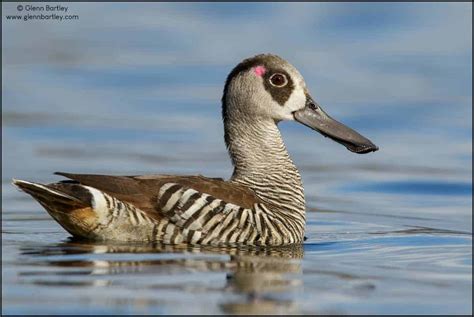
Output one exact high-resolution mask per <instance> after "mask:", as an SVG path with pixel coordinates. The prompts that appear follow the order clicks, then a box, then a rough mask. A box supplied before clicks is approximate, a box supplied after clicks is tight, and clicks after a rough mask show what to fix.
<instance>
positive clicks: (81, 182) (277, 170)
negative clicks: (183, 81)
mask: <svg viewBox="0 0 474 317" xmlns="http://www.w3.org/2000/svg"><path fill="white" fill-rule="evenodd" d="M222 119H223V125H224V141H225V144H226V147H227V150H228V153H229V156H230V158H231V161H232V165H233V173H232V176H231V177H230V179H228V180H224V179H222V178H209V177H204V176H202V175H164V174H150V175H133V176H115V175H99V174H74V173H65V172H56V173H55V174H56V175H60V176H62V177H64V178H66V179H65V180H61V181H59V182H56V183H50V184H42V183H37V182H30V181H25V180H18V179H13V184H14V185H15V186H16V187H17V188H18V189H20V190H21V191H24V192H25V193H27V194H29V195H31V196H32V197H33V198H34V199H35V200H36V201H37V202H39V204H41V205H42V206H43V207H44V209H45V210H46V211H47V212H48V213H49V215H50V216H51V217H52V218H53V219H54V220H55V221H57V222H58V223H59V224H60V225H61V226H62V227H63V228H64V229H65V230H66V231H67V232H69V233H70V234H71V235H72V236H73V237H76V238H82V239H88V240H97V241H118V242H152V243H163V244H173V245H176V244H191V245H192V244H195V245H218V246H219V245H252V246H277V245H290V244H301V243H303V241H304V232H305V223H306V216H305V210H306V206H305V196H304V188H303V183H302V178H301V175H300V173H299V171H298V169H297V167H296V166H295V164H294V163H293V161H292V159H291V158H290V155H289V153H288V151H287V149H286V146H285V144H284V142H283V138H282V135H281V133H280V130H279V128H278V124H279V123H280V122H282V121H295V122H297V123H300V124H303V125H305V126H307V127H309V128H311V129H313V130H315V131H317V132H319V133H320V134H322V135H323V136H325V137H329V138H330V139H332V140H334V141H336V142H338V143H340V144H342V145H343V146H345V147H346V148H347V149H348V150H349V151H351V152H354V153H358V154H365V153H370V152H375V151H377V150H378V147H377V146H376V145H375V144H374V143H372V142H371V141H370V140H369V139H367V138H366V137H364V136H362V135H361V134H359V133H358V132H356V131H355V130H353V129H351V128H349V127H347V126H346V125H344V124H343V123H341V122H339V121H336V120H335V119H333V118H332V117H331V116H329V115H328V114H327V113H326V112H325V111H324V110H323V109H322V107H321V106H320V105H319V104H318V103H317V102H316V101H315V100H314V99H313V98H312V96H311V94H310V93H309V90H308V88H307V87H306V83H305V80H304V78H303V76H302V75H301V74H300V72H299V71H298V70H297V69H296V68H295V67H294V66H293V65H292V64H290V63H289V62H287V61H286V60H284V59H283V58H281V57H279V56H278V55H274V54H259V55H256V56H253V57H249V58H246V59H244V60H243V61H242V62H240V63H239V64H238V65H237V66H235V67H234V68H233V69H232V70H231V72H230V73H229V75H228V76H227V79H226V81H225V85H224V91H223V96H222Z"/></svg>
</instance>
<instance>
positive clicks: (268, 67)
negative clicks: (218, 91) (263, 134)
mask: <svg viewBox="0 0 474 317" xmlns="http://www.w3.org/2000/svg"><path fill="white" fill-rule="evenodd" d="M222 103H223V108H222V109H223V118H224V122H225V123H227V124H228V123H230V122H239V121H241V120H244V121H250V122H259V121H262V120H273V121H275V122H276V123H278V122H280V121H283V120H290V121H293V120H294V121H297V122H299V123H302V124H304V125H306V126H308V127H310V128H311V129H313V130H316V131H318V132H320V133H321V134H323V135H324V136H327V137H329V138H331V139H333V140H334V141H336V142H339V143H341V144H342V145H344V146H345V147H346V148H347V149H348V150H350V151H352V152H355V153H369V152H372V151H377V150H378V147H377V146H376V145H375V144H373V143H372V142H371V141H370V140H369V139H367V138H365V137H363V136H362V135H360V134H359V133H357V132H356V131H354V130H352V129H351V128H349V127H347V126H345V125H344V124H342V123H340V122H338V121H336V120H334V119H333V118H331V117H330V116H329V115H328V114H326V112H324V111H323V109H322V108H321V106H320V105H318V103H317V102H316V101H314V99H313V98H312V97H311V95H310V93H309V91H308V89H307V88H306V83H305V81H304V79H303V76H301V74H300V73H299V72H298V70H297V69H296V68H295V67H294V66H293V65H291V64H290V63H288V62H287V61H285V60H284V59H282V58H281V57H279V56H276V55H271V54H261V55H257V56H254V57H251V58H248V59H245V60H243V61H242V62H241V63H240V64H238V65H237V66H236V67H235V68H234V69H233V70H232V71H231V72H230V74H229V76H228V77H227V81H226V84H225V88H224V95H223V97H222Z"/></svg>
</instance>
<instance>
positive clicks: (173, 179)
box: [55, 172, 261, 212]
mask: <svg viewBox="0 0 474 317" xmlns="http://www.w3.org/2000/svg"><path fill="white" fill-rule="evenodd" d="M55 174H56V175H61V176H64V177H67V178H69V179H72V180H75V181H77V182H79V183H81V184H83V185H86V186H91V187H94V188H97V189H99V190H101V191H104V192H106V193H107V194H109V195H111V196H114V197H116V198H118V199H120V200H123V201H126V202H128V203H131V204H133V205H135V206H136V207H138V208H140V209H142V210H143V211H146V212H157V211H158V210H157V196H158V192H159V190H160V187H161V186H163V185H164V184H166V183H177V184H180V185H182V186H185V187H189V188H192V189H194V190H197V191H199V192H202V193H206V194H208V195H211V196H213V197H215V198H218V199H221V200H223V201H225V202H228V203H232V204H235V205H238V206H241V207H244V208H252V207H253V205H254V204H255V203H259V202H261V201H260V200H259V198H258V197H257V196H256V195H255V193H254V192H253V191H252V190H251V189H250V188H247V187H245V186H242V185H239V184H234V183H230V182H227V181H224V180H223V179H220V178H207V177H204V176H201V175H199V176H176V175H141V176H111V175H93V174H71V173H62V172H56V173H55Z"/></svg>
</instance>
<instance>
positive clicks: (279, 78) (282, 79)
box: [270, 73, 288, 87]
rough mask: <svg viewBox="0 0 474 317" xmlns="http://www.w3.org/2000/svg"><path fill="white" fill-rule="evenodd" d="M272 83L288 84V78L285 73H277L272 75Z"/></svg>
mask: <svg viewBox="0 0 474 317" xmlns="http://www.w3.org/2000/svg"><path fill="white" fill-rule="evenodd" d="M270 84H272V85H273V86H275V87H283V86H285V85H286V84H288V79H287V78H286V76H285V75H283V74H280V73H275V74H273V75H272V76H270Z"/></svg>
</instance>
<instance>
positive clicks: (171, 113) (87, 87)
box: [2, 3, 472, 314]
mask: <svg viewBox="0 0 474 317" xmlns="http://www.w3.org/2000/svg"><path fill="white" fill-rule="evenodd" d="M65 5H66V4H65ZM67 6H68V7H69V12H71V13H72V14H77V15H79V16H80V19H79V20H78V21H67V22H64V21H63V22H54V21H49V22H48V21H22V22H19V21H16V22H15V23H14V22H12V21H6V20H5V15H6V14H14V13H16V12H17V11H16V4H12V3H7V4H4V3H2V8H3V14H4V16H3V17H2V19H3V20H2V21H3V25H2V26H3V33H2V38H3V39H2V41H3V42H2V45H3V49H4V50H3V60H2V66H3V67H2V75H3V86H2V98H3V104H2V107H3V109H2V114H3V122H2V123H3V128H2V159H3V164H2V257H3V258H2V307H3V308H2V309H3V310H2V313H5V314H13V313H20V314H21V313H43V314H51V313H63V314H67V313H75V314H101V313H103V314H119V313H133V314H141V313H143V314H146V313H152V314H174V313H183V314H186V313H269V314H277V313H281V314H289V313H321V314H324V313H334V314H384V313H385V314H386V313H391V314H393V313H415V314H416V313H427V314H446V313H463V314H471V313H472V301H471V297H472V285H471V284H472V198H471V194H472V176H471V175H472V119H471V117H472V107H471V104H472V90H471V85H472V79H471V78H472V71H471V69H472V62H471V60H472V53H471V50H472V42H471V41H472V40H471V38H472V31H471V26H472V13H471V12H472V10H471V9H472V4H470V3H464V4H462V3H457V4H449V3H435V4H424V3H416V4H415V3H398V4H386V3H379V4H370V5H369V4H357V3H353V4H349V5H348V4H328V3H300V4H289V3H288V4H284V3H280V4H272V3H258V4H197V3H195V4H164V3H151V4H125V3H120V4H106V3H95V4H84V3H70V4H67ZM255 30H258V32H256V31H255ZM276 30H277V31H276ZM237 43H238V45H237ZM259 52H275V53H277V54H280V55H282V56H283V57H285V58H287V59H289V60H290V61H291V62H292V63H294V64H295V65H296V66H297V67H298V68H299V69H300V71H301V72H302V74H303V75H304V76H305V78H306V81H307V84H308V87H309V89H310V91H311V92H312V94H313V96H314V97H315V99H316V100H317V101H318V102H319V103H320V104H322V105H323V106H324V107H325V110H326V111H327V112H328V113H330V114H331V115H332V116H333V117H335V118H337V119H339V120H340V121H342V122H344V123H346V124H348V125H349V126H351V127H352V128H354V129H356V130H358V131H359V132H361V133H362V134H364V135H366V136H368V137H369V138H370V139H371V140H372V141H374V143H376V144H377V145H378V146H379V147H380V151H378V152H376V153H371V154H368V155H355V154H353V153H350V152H349V151H347V150H346V149H345V148H343V147H342V146H340V145H339V144H336V143H334V142H331V141H330V140H329V139H327V138H323V137H321V136H320V135H318V134H317V133H315V132H314V131H312V130H309V129H307V128H305V127H303V126H298V125H297V124H296V123H282V124H281V129H282V133H283V136H284V139H285V141H286V143H287V147H288V149H289V152H290V153H291V155H292V158H293V160H294V161H295V163H296V165H297V166H298V167H299V168H300V172H301V174H302V177H303V181H304V185H305V194H306V200H307V205H308V215H307V218H308V221H307V228H306V236H307V237H308V239H307V241H305V243H304V245H302V246H294V247H286V248H242V249H229V248H198V247H179V248H177V247H171V246H163V245H130V244H127V245H123V244H110V243H108V244H104V243H91V242H87V241H75V240H72V239H71V238H70V237H69V236H68V234H67V233H66V232H65V231H64V230H63V229H61V227H60V226H59V225H58V224H57V223H55V222H54V221H53V220H52V219H51V218H50V217H49V216H48V215H47V214H46V213H45V212H44V210H43V209H42V208H41V207H40V206H39V205H38V204H37V203H35V202H34V201H33V200H32V199H31V198H30V197H29V196H27V195H25V194H22V193H20V192H18V191H16V190H15V189H14V188H13V187H12V186H11V185H10V180H11V178H12V177H15V178H20V179H27V180H33V181H41V182H52V181H56V180H58V179H60V178H59V177H56V176H54V175H52V172H54V171H57V170H58V171H70V172H82V173H104V174H129V175H133V174H144V173H178V174H203V175H206V176H210V177H228V176H229V175H230V174H231V171H232V170H231V165H230V162H229V159H228V156H227V153H226V150H225V146H224V142H223V137H222V122H221V119H220V105H219V99H220V96H221V92H222V88H223V82H224V79H225V76H226V75H227V73H228V72H229V71H230V69H231V68H232V67H233V66H234V64H236V63H237V62H238V61H240V60H241V59H242V58H244V57H247V56H251V55H253V54H255V53H259Z"/></svg>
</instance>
